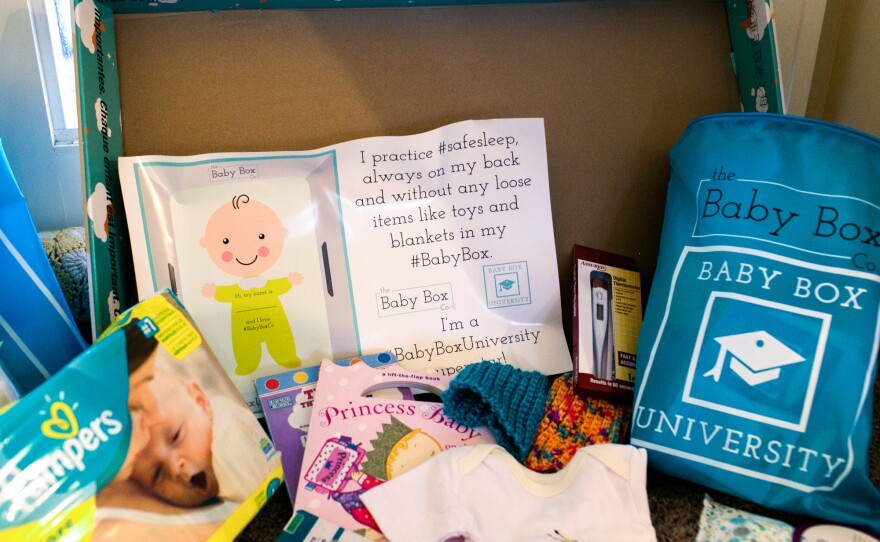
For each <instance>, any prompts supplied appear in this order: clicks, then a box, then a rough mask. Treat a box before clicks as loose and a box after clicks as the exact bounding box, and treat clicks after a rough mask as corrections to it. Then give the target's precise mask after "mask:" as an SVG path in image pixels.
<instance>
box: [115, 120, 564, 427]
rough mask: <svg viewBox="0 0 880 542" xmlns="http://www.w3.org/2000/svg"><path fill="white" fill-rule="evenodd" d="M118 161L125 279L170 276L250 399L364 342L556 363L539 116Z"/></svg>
mask: <svg viewBox="0 0 880 542" xmlns="http://www.w3.org/2000/svg"><path fill="white" fill-rule="evenodd" d="M119 172H120V181H121V185H122V186H121V189H122V195H123V200H124V202H125V208H126V211H127V213H128V215H127V216H128V222H127V224H128V230H129V233H130V240H131V245H132V255H133V260H134V267H135V275H136V278H137V290H138V295H139V296H140V297H145V296H150V295H152V294H153V292H155V291H156V290H157V289H163V288H168V289H171V290H172V291H174V292H175V293H176V294H177V295H178V296H179V297H180V299H181V300H182V301H183V302H184V303H185V304H186V306H187V309H188V310H189V311H190V313H191V314H192V315H193V318H194V320H195V321H196V322H197V323H198V324H199V327H200V328H201V329H203V330H204V333H205V336H206V338H207V339H208V341H209V342H210V343H211V345H212V347H213V348H214V349H215V351H216V352H217V356H218V358H219V359H220V361H221V363H222V364H223V366H224V368H225V369H226V370H227V372H228V373H229V374H230V377H231V378H232V379H233V381H234V382H236V384H237V385H238V388H239V391H240V392H241V393H242V395H244V396H245V398H246V399H247V400H248V402H249V404H250V405H251V408H252V409H253V410H254V411H255V412H258V411H259V410H260V405H259V401H258V400H257V398H256V394H255V391H254V386H253V381H254V380H255V379H256V378H260V377H264V376H269V375H272V374H275V373H278V372H279V371H284V370H294V369H299V368H302V367H309V366H314V365H317V364H318V363H319V362H320V360H321V359H323V358H329V359H339V358H345V357H350V356H355V355H361V354H363V353H364V352H380V351H385V350H390V351H391V352H393V353H394V355H395V356H396V357H397V359H398V360H399V361H400V362H401V363H402V364H403V365H404V366H406V367H408V368H410V369H413V370H421V369H429V368H430V369H434V370H436V371H439V372H442V373H445V374H447V375H454V374H455V373H456V372H457V371H458V370H460V369H461V368H462V367H463V366H464V365H466V364H468V363H472V362H475V361H480V360H484V359H485V360H497V361H500V362H502V363H507V364H511V365H514V366H517V367H520V368H523V369H531V370H537V371H541V372H543V373H545V374H555V373H560V372H564V371H567V370H570V369H571V356H570V354H569V351H568V347H567V344H566V340H565V334H564V332H563V327H562V319H561V312H562V311H561V303H560V294H559V272H558V268H557V265H556V251H555V243H554V241H553V224H552V217H551V212H550V192H549V179H548V174H547V156H546V145H545V140H544V125H543V121H542V119H495V120H480V121H465V122H460V123H456V124H452V125H449V126H444V127H442V128H439V129H437V130H434V131H431V132H427V133H423V134H417V135H410V136H398V137H374V138H368V139H360V140H355V141H349V142H345V143H341V144H338V145H334V146H331V147H326V148H323V149H318V150H314V151H304V152H270V153H222V154H220V153H218V154H207V155H199V156H188V157H174V156H138V157H125V158H120V160H119ZM331 323H332V325H331Z"/></svg>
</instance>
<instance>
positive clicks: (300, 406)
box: [254, 352, 412, 502]
mask: <svg viewBox="0 0 880 542" xmlns="http://www.w3.org/2000/svg"><path fill="white" fill-rule="evenodd" d="M334 363H335V364H336V365H339V366H342V367H344V366H349V365H354V364H356V363H365V364H366V365H368V366H369V367H374V368H375V367H385V366H388V365H395V364H397V358H396V357H394V355H393V354H391V353H389V352H382V353H379V354H370V355H365V356H359V357H355V358H347V359H342V360H337V361H334ZM317 382H318V366H313V367H304V368H302V369H297V370H295V371H287V372H284V373H279V374H277V375H272V376H264V377H261V378H258V379H257V380H256V381H255V382H254V385H255V386H256V388H257V396H258V397H259V398H260V404H261V406H262V408H263V413H264V415H265V416H266V425H268V427H269V433H270V435H271V436H272V441H273V442H274V443H275V447H276V448H278V450H279V451H280V452H281V466H282V467H283V469H284V477H285V479H287V480H296V478H297V476H299V470H300V467H301V466H302V458H303V452H304V451H305V446H306V434H307V433H308V429H309V421H310V420H311V416H312V404H313V403H314V400H315V388H316V387H317ZM381 393H383V394H384V396H385V397H395V396H396V397H398V398H401V397H407V398H410V399H411V398H412V392H411V391H410V389H409V388H399V389H398V388H389V389H387V390H381ZM287 491H288V493H289V494H290V501H291V502H293V501H294V498H295V497H296V484H287Z"/></svg>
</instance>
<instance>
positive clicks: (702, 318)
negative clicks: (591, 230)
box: [632, 113, 880, 534]
mask: <svg viewBox="0 0 880 542" xmlns="http://www.w3.org/2000/svg"><path fill="white" fill-rule="evenodd" d="M670 160H671V170H672V171H671V179H670V182H669V187H668V194H667V202H666V214H665V219H664V224H663V232H662V237H661V247H660V257H659V260H658V265H657V270H656V273H655V277H654V282H653V285H652V288H651V293H650V297H649V301H648V307H647V310H646V313H645V319H644V323H643V325H642V327H641V334H640V337H639V347H638V356H637V359H638V362H637V363H638V364H637V377H636V396H635V404H634V411H633V426H632V443H633V444H635V445H637V446H641V447H644V448H646V449H647V450H648V453H649V464H650V465H651V466H652V467H655V468H657V469H659V470H662V471H665V472H667V473H669V474H672V475H675V476H679V477H681V478H686V479H690V480H693V481H695V482H698V483H701V484H704V485H706V486H709V487H712V488H715V489H717V490H719V491H724V492H727V493H730V494H733V495H737V496H739V497H743V498H746V499H749V500H752V501H754V502H757V503H759V504H762V505H765V506H769V507H773V508H778V509H783V510H788V511H790V512H794V513H798V514H806V515H810V516H814V517H820V518H824V519H827V520H831V521H835V522H841V523H848V524H854V525H858V526H861V527H865V528H868V529H870V530H872V531H874V532H875V534H876V533H880V491H878V490H877V488H876V487H875V486H874V485H873V484H872V483H871V481H870V479H869V477H868V450H869V446H870V442H871V440H870V437H871V423H872V392H873V388H874V379H875V375H876V364H877V350H878V311H880V274H878V273H880V207H878V205H880V140H878V139H876V138H873V137H871V136H869V135H866V134H864V133H860V132H857V131H854V130H851V129H847V128H843V127H841V126H836V125H833V124H830V123H825V122H821V121H815V120H808V119H803V118H797V117H787V116H782V115H773V114H761V113H751V114H750V113H740V114H724V115H713V116H708V117H702V118H699V119H697V120H695V121H694V122H692V123H691V124H690V126H688V128H687V130H686V131H685V133H684V134H683V135H682V137H681V139H680V140H679V142H678V143H677V144H676V146H675V147H674V148H673V149H672V151H671V152H670Z"/></svg>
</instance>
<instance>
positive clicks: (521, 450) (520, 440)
mask: <svg viewBox="0 0 880 542" xmlns="http://www.w3.org/2000/svg"><path fill="white" fill-rule="evenodd" d="M441 399H442V400H443V411H444V413H446V415H448V416H449V417H451V418H452V419H454V420H455V421H456V422H458V423H461V424H464V425H467V426H469V427H476V426H481V425H485V426H486V427H488V428H489V430H490V431H492V433H493V436H494V437H495V440H496V441H497V442H498V444H499V445H500V446H502V447H503V448H504V449H505V450H507V451H508V452H509V453H510V455H512V456H513V457H514V458H516V460H517V461H519V462H521V463H523V464H524V465H525V466H526V467H528V468H529V469H531V470H534V471H538V472H553V471H557V470H561V469H562V468H563V467H564V466H565V465H566V464H567V463H568V462H569V461H570V460H571V458H572V457H573V456H574V454H575V453H576V452H577V450H578V449H579V448H582V447H583V446H586V445H589V444H601V443H620V442H622V441H623V440H624V439H625V438H626V436H627V434H628V430H629V424H630V420H631V417H632V407H631V405H630V404H628V403H614V402H611V401H608V400H605V399H597V398H593V397H587V396H584V395H582V394H580V393H578V392H576V391H575V390H574V387H573V382H572V374H571V373H564V374H562V375H559V376H557V377H555V379H554V380H553V382H552V385H551V384H550V382H548V377H547V376H545V375H543V374H541V373H539V372H537V371H524V370H522V369H517V368H515V367H512V366H510V365H503V364H499V363H493V362H489V361H482V362H479V363H473V364H471V365H468V366H467V367H465V368H464V369H462V370H461V372H460V373H458V374H457V375H456V376H455V378H454V379H453V380H452V382H451V383H450V384H449V388H448V389H447V390H446V391H444V392H443V394H442V395H441Z"/></svg>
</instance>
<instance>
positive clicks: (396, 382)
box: [288, 361, 495, 534]
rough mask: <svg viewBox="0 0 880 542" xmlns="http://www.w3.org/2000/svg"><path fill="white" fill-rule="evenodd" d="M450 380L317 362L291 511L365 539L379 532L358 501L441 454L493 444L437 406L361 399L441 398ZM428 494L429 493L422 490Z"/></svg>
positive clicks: (487, 434) (482, 429) (395, 369)
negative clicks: (395, 390)
mask: <svg viewBox="0 0 880 542" xmlns="http://www.w3.org/2000/svg"><path fill="white" fill-rule="evenodd" d="M451 380H452V377H451V376H444V375H441V374H437V373H434V372H429V371H425V372H410V371H407V370H405V369H403V368H401V367H399V366H392V367H382V368H375V369H374V368H371V367H368V366H366V364H363V363H359V364H356V365H352V366H348V367H340V366H338V365H335V364H333V363H332V362H328V361H324V362H322V363H321V368H320V373H319V375H318V387H317V389H316V390H315V396H314V397H315V403H314V407H313V410H312V418H311V421H310V423H309V434H308V439H307V441H306V449H305V455H304V458H303V464H302V470H301V471H300V475H299V478H298V479H296V480H289V481H288V483H296V484H298V486H297V491H296V500H295V502H294V510H305V511H307V512H309V513H312V514H314V515H315V516H317V517H319V518H322V519H326V520H328V521H331V522H333V523H335V524H337V525H339V526H341V527H345V528H347V529H351V530H355V531H360V532H361V533H363V534H371V533H373V532H375V533H378V532H379V527H378V525H376V523H375V522H374V521H373V519H372V516H371V514H370V513H369V510H367V509H366V508H365V507H364V505H363V503H362V502H361V499H360V495H361V494H362V493H363V492H364V491H369V490H370V488H373V487H375V486H377V485H379V484H382V483H384V482H386V481H388V480H390V479H392V478H394V477H396V476H400V475H402V474H404V473H405V472H407V471H409V470H410V469H412V468H413V467H415V466H417V465H419V464H421V463H423V462H424V461H426V460H428V459H429V458H431V457H432V456H434V455H435V454H438V453H440V452H442V451H443V450H445V449H447V448H454V447H456V446H465V445H471V444H482V443H492V442H495V440H494V438H493V437H492V434H491V433H490V432H489V430H488V429H486V428H485V427H478V428H470V427H465V426H464V425H461V424H458V423H456V422H455V421H453V420H452V419H451V418H449V417H448V416H446V415H445V414H444V413H443V404H442V403H440V402H430V401H419V400H415V399H387V398H381V397H365V395H366V394H368V393H373V392H375V391H376V390H378V389H382V388H387V387H409V388H412V389H413V390H414V393H416V394H418V393H420V392H429V393H433V394H436V395H440V393H441V392H442V391H444V390H445V389H446V388H447V387H448V385H449V382H450V381H451ZM425 491H430V488H427V487H426V488H425Z"/></svg>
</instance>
